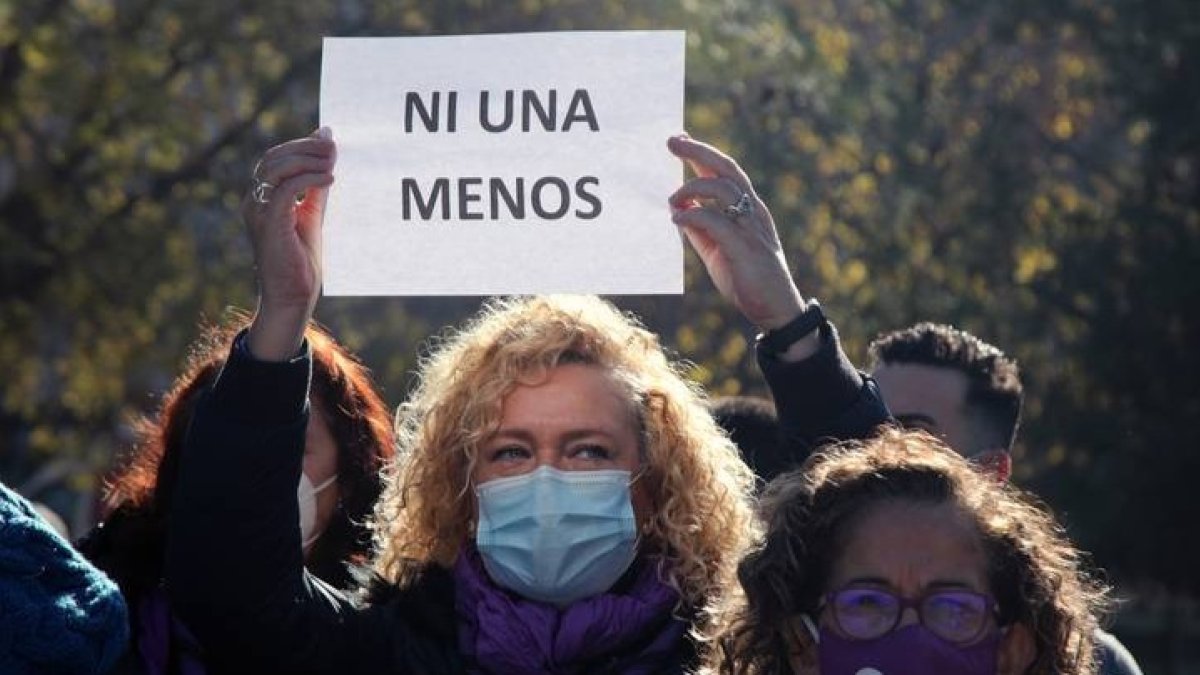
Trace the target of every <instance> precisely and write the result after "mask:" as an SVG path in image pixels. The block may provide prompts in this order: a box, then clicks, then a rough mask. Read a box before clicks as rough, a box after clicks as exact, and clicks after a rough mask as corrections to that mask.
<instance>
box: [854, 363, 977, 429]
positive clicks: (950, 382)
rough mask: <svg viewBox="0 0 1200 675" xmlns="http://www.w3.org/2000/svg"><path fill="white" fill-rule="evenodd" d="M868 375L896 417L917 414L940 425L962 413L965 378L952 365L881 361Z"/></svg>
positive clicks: (965, 396)
mask: <svg viewBox="0 0 1200 675" xmlns="http://www.w3.org/2000/svg"><path fill="white" fill-rule="evenodd" d="M871 375H872V376H873V377H874V378H875V381H876V382H877V383H878V384H879V391H880V393H881V394H882V395H883V400H884V402H886V403H887V406H888V409H889V410H890V411H891V412H892V414H893V415H895V416H896V417H898V418H902V417H904V416H907V415H920V416H924V417H928V418H931V419H932V420H933V421H934V422H935V423H936V424H938V425H939V426H944V425H946V424H947V423H948V422H950V421H951V420H950V418H951V417H956V416H960V415H963V414H964V413H965V404H966V400H967V388H968V386H969V382H968V380H967V376H966V375H964V374H963V373H961V372H959V371H957V370H955V369H953V368H945V367H941V366H929V365H924V364H916V363H895V364H892V363H884V364H880V365H879V367H877V368H876V369H875V371H874V372H872V373H871Z"/></svg>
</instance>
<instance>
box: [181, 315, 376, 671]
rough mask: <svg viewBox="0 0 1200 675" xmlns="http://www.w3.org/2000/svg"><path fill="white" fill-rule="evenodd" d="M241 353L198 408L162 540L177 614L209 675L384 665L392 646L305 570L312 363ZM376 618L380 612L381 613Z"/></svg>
mask: <svg viewBox="0 0 1200 675" xmlns="http://www.w3.org/2000/svg"><path fill="white" fill-rule="evenodd" d="M307 349H308V348H307V345H306V346H305V352H304V353H303V354H302V355H301V356H299V357H297V358H296V359H294V360H292V361H289V362H286V363H267V362H262V361H257V360H255V359H254V358H253V357H252V356H251V355H250V353H249V351H248V350H247V349H246V348H245V346H244V336H240V337H239V338H238V340H237V341H235V344H234V348H233V350H232V353H231V354H230V357H229V359H228V361H227V362H226V364H225V367H224V369H223V370H222V372H221V375H220V377H219V378H218V379H217V382H216V384H215V385H214V387H213V389H212V390H211V391H210V392H208V393H207V394H206V395H205V396H204V397H203V399H202V400H201V401H200V403H199V404H198V408H197V410H196V413H195V416H194V417H193V420H192V424H191V427H190V428H189V430H188V434H187V440H186V442H185V445H184V449H183V456H182V458H181V462H180V471H179V475H178V477H177V480H178V482H177V484H176V487H175V492H174V495H173V497H172V504H171V513H170V525H169V532H168V536H167V551H166V577H167V587H168V592H169V594H170V598H171V602H172V607H173V609H174V610H175V612H176V613H177V614H178V615H179V616H180V617H181V618H182V619H183V621H184V623H185V625H187V627H188V628H189V629H190V630H191V631H192V632H193V633H194V634H195V635H196V637H197V639H198V641H199V642H200V644H201V645H202V647H203V648H204V652H205V659H206V661H207V662H208V664H209V666H210V669H211V670H212V672H223V671H225V670H232V671H235V672H249V671H255V670H257V672H338V673H347V672H354V671H356V670H360V669H365V666H366V664H369V663H371V662H372V661H373V662H374V667H375V668H379V667H380V666H385V669H386V665H387V664H385V663H384V662H385V661H386V660H387V659H386V658H385V657H383V656H382V654H383V653H384V651H390V649H391V645H389V644H387V643H388V642H390V641H391V640H392V638H391V637H390V636H387V635H385V634H384V631H380V630H378V629H379V628H381V626H380V622H379V621H377V620H369V619H370V616H371V615H373V614H374V615H377V613H376V612H370V613H364V612H359V611H356V610H355V609H354V608H353V607H352V606H351V604H350V602H349V601H348V600H347V599H346V598H345V597H343V596H342V595H340V594H339V593H338V592H337V591H335V590H333V589H332V588H330V587H328V586H326V585H324V584H323V583H321V582H320V581H319V580H317V579H316V578H315V577H311V576H310V575H308V574H307V573H306V572H305V570H304V566H303V563H304V560H303V553H302V551H301V546H300V525H299V507H298V503H297V499H296V486H297V484H298V483H299V480H300V472H301V467H302V464H303V454H304V439H305V427H306V425H307V420H308V387H309V377H310V370H311V361H310V357H309V354H308V351H307ZM375 618H376V619H378V618H379V617H378V616H375Z"/></svg>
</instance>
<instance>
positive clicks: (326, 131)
mask: <svg viewBox="0 0 1200 675" xmlns="http://www.w3.org/2000/svg"><path fill="white" fill-rule="evenodd" d="M317 138H323V139H325V140H327V141H328V140H332V139H333V129H330V128H329V127H321V128H320V129H317Z"/></svg>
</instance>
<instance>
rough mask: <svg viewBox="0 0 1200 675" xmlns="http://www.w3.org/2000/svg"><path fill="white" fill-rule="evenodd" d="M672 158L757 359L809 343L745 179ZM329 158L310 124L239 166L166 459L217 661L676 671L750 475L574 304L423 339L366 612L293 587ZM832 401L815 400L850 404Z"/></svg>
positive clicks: (783, 363) (316, 588)
mask: <svg viewBox="0 0 1200 675" xmlns="http://www.w3.org/2000/svg"><path fill="white" fill-rule="evenodd" d="M671 148H672V150H673V151H675V152H676V154H677V155H679V156H681V157H683V158H685V159H687V160H688V161H689V162H690V163H691V164H692V166H693V168H694V169H695V170H696V171H697V173H698V175H699V176H700V177H699V178H697V179H695V181H692V182H689V183H688V184H686V185H685V186H684V187H683V188H681V190H680V191H679V192H677V193H676V195H674V196H673V197H672V199H671V205H672V207H673V209H674V214H675V222H676V224H678V225H679V227H680V228H682V229H683V231H684V232H685V233H686V234H687V235H688V237H689V239H690V240H691V241H692V243H693V246H694V247H695V248H696V249H697V251H698V252H699V253H700V254H701V257H702V259H703V261H704V263H705V265H706V267H707V269H708V271H709V273H710V276H712V278H713V279H714V281H715V282H716V283H717V285H718V288H719V289H720V290H721V292H722V293H723V294H724V295H725V296H726V297H728V298H730V299H731V301H732V302H733V304H734V305H735V306H736V307H737V308H738V309H739V310H740V311H741V312H742V314H743V315H745V316H746V317H747V318H748V319H749V320H750V321H751V322H753V323H754V324H755V325H757V326H759V327H760V328H762V329H764V330H765V331H768V332H769V333H770V332H771V331H774V333H773V334H774V338H773V339H769V340H767V341H768V342H769V344H771V345H773V346H772V348H771V350H770V351H769V352H768V353H766V354H765V355H764V353H763V352H762V351H761V350H760V356H763V358H764V359H765V363H766V367H767V368H768V369H771V368H775V369H786V368H788V367H790V365H789V364H791V365H794V364H797V363H798V362H800V361H802V360H804V359H805V358H807V357H808V356H809V355H811V354H813V353H815V352H816V350H817V348H818V346H819V345H818V344H817V343H819V342H820V340H819V339H818V337H817V335H816V334H817V332H818V331H817V328H818V327H819V325H820V322H819V321H817V322H813V319H814V317H816V318H818V319H819V318H820V314H819V310H818V311H810V310H809V308H808V306H807V305H808V303H806V302H805V301H804V300H803V299H802V298H801V297H800V295H799V292H798V291H797V290H796V288H795V285H794V284H793V283H792V281H791V278H790V276H789V274H788V271H787V268H786V262H785V261H784V259H783V256H782V254H781V251H780V246H779V240H778V237H777V236H776V233H775V230H774V224H773V223H772V222H771V220H770V214H769V213H768V212H767V211H766V209H765V206H763V205H762V204H761V202H760V201H758V200H757V197H754V196H753V193H752V188H751V187H750V185H749V183H748V181H747V180H746V178H745V176H744V174H742V173H741V171H740V169H737V168H736V165H735V164H733V163H732V161H731V160H729V159H728V158H727V157H725V156H723V155H721V154H720V153H717V152H716V151H715V149H713V148H711V147H709V146H705V145H703V144H699V143H696V142H694V141H691V140H690V139H687V138H686V137H676V138H674V139H672V141H671ZM333 164H334V145H333V141H332V139H331V138H330V137H329V135H328V134H327V133H319V134H314V135H313V136H311V137H309V138H305V139H298V140H296V141H292V142H289V143H285V144H283V145H281V146H277V147H276V148H273V149H272V150H270V151H268V153H267V154H266V155H265V156H264V158H263V160H262V162H261V163H260V167H261V177H260V178H259V180H260V183H259V185H258V188H259V189H256V190H254V191H253V192H252V193H251V196H250V197H248V198H247V199H246V201H245V203H244V207H243V217H244V218H245V220H246V221H247V223H248V225H249V229H250V233H251V238H252V240H253V243H254V250H255V261H256V263H257V267H256V269H257V272H258V275H259V289H260V298H259V300H260V301H259V308H258V312H257V314H256V315H255V317H254V320H253V322H252V324H251V326H250V328H249V329H248V330H247V331H246V332H245V333H244V334H243V335H241V336H239V337H238V338H237V339H235V340H234V343H233V346H232V349H231V352H230V355H229V358H228V359H227V361H226V363H225V365H224V368H223V371H222V373H221V375H220V377H219V378H218V379H217V382H216V383H215V384H214V386H213V388H212V390H211V392H209V393H208V394H207V395H206V397H205V400H204V401H202V403H201V405H200V406H199V409H198V410H197V413H196V417H195V419H194V421H193V423H192V426H191V432H190V435H189V439H188V441H187V445H186V447H185V451H184V458H183V466H182V467H181V475H180V483H179V486H178V493H177V496H176V499H175V500H174V503H173V512H172V519H171V533H170V537H169V544H168V551H167V569H168V575H167V576H168V589H169V592H170V594H171V599H172V601H173V603H174V606H175V607H177V608H178V610H179V613H180V615H181V616H182V617H183V619H184V620H185V622H186V624H187V626H188V628H189V629H190V630H191V631H192V632H193V633H194V634H195V635H196V636H197V637H198V638H199V641H200V642H201V644H202V645H203V646H204V648H205V653H206V656H207V658H208V660H209V662H210V663H216V664H219V665H218V666H217V667H215V668H214V670H223V669H230V670H237V671H239V672H240V671H251V670H257V671H260V672H328V673H346V672H360V671H361V672H379V671H383V672H391V673H460V672H468V673H535V674H536V673H547V674H549V673H571V674H575V673H611V674H617V673H621V674H637V673H645V674H649V673H655V674H658V673H683V672H687V671H689V670H691V669H692V668H693V667H695V666H696V665H697V664H698V663H699V662H700V660H701V657H702V653H703V651H704V650H705V649H706V648H707V645H708V644H709V643H708V642H707V636H708V635H709V634H710V633H711V630H712V629H713V628H714V627H715V626H716V625H719V624H720V623H721V622H722V620H723V619H722V617H723V609H724V607H725V605H726V600H727V597H728V594H729V591H730V589H733V588H736V578H735V570H736V565H737V561H738V560H739V559H740V558H741V556H742V554H743V553H744V552H745V551H746V550H748V548H749V546H750V545H751V543H752V542H753V541H754V540H755V538H756V536H757V525H756V520H755V519H754V517H753V512H752V509H751V505H750V503H751V502H750V500H751V496H750V495H751V493H752V487H753V486H752V482H753V476H752V475H751V473H750V471H749V469H748V468H747V467H746V466H745V464H743V463H742V462H741V460H740V459H739V457H738V455H737V451H736V449H735V448H734V446H733V445H732V443H731V442H730V440H729V439H728V437H727V436H725V435H724V433H723V432H722V431H721V430H720V429H719V428H718V427H717V425H716V423H715V422H714V421H713V419H712V417H711V416H710V414H709V413H708V410H707V407H706V405H705V402H704V398H703V395H702V393H701V392H700V391H699V389H698V388H697V387H696V386H695V385H693V384H690V383H688V382H687V381H686V380H685V379H684V378H683V377H682V375H681V367H680V366H678V365H676V364H673V363H671V362H670V361H669V360H668V358H667V357H666V355H665V354H664V353H663V350H662V347H661V346H660V345H659V342H658V340H657V338H656V337H655V336H654V335H653V334H652V333H650V332H649V331H647V330H645V329H644V328H642V327H641V326H640V325H638V323H637V322H636V321H635V320H633V319H632V318H630V317H628V316H625V315H623V314H622V313H620V312H619V311H617V310H616V309H615V308H614V307H613V306H612V305H610V304H608V303H607V302H604V301H602V300H600V299H597V298H594V297H564V296H550V297H534V298H523V299H512V300H497V301H492V302H490V303H488V304H487V305H486V306H485V307H484V309H483V311H482V312H481V313H480V314H479V315H478V317H477V318H476V319H475V320H473V321H472V322H471V323H470V324H469V325H467V326H466V327H465V328H463V329H462V330H461V331H459V332H457V333H453V334H450V335H449V336H447V337H445V338H443V339H442V340H440V341H439V343H438V345H437V346H436V348H435V349H434V350H433V351H432V353H431V354H429V355H427V356H426V357H425V358H424V359H423V360H422V363H421V367H420V370H419V373H418V383H417V386H416V389H415V391H413V392H412V394H411V396H410V397H409V399H408V401H407V402H406V403H404V404H403V405H401V406H400V409H399V411H398V412H397V416H396V417H397V428H396V431H397V442H398V447H397V457H396V462H395V463H394V465H393V466H392V467H391V468H390V469H389V471H388V474H387V476H386V483H387V485H386V487H385V490H384V494H383V496H382V498H381V500H380V502H379V504H378V505H377V507H376V509H375V517H374V522H373V524H372V526H373V528H374V538H375V547H376V560H375V564H374V573H375V574H374V577H373V579H372V583H371V585H370V587H369V588H368V589H366V592H365V593H362V594H360V600H361V602H362V604H360V605H358V606H356V605H353V604H352V603H351V602H350V601H349V600H348V599H347V598H346V597H345V596H342V595H340V594H338V593H337V592H335V591H333V590H332V589H329V588H328V587H326V586H325V585H323V584H321V583H319V582H318V581H317V580H316V579H314V578H313V577H312V576H311V575H308V574H306V573H305V572H304V570H303V567H302V565H301V564H300V562H301V561H300V558H299V555H298V548H299V547H298V546H297V541H298V539H297V536H298V535H297V533H296V532H295V531H294V529H293V528H289V527H287V525H288V524H289V523H292V522H294V521H295V520H296V518H295V515H294V513H290V512H285V511H284V510H283V507H284V505H285V503H286V502H287V500H284V499H276V498H275V497H277V496H279V495H282V494H283V492H284V490H285V487H286V486H287V485H289V484H290V485H293V486H294V484H295V480H296V474H297V472H298V470H299V469H298V467H299V457H300V454H301V452H300V449H301V448H302V447H303V422H304V419H305V416H306V398H307V380H308V367H309V349H308V347H307V346H306V345H305V342H304V340H303V334H302V332H301V330H300V329H301V327H302V326H303V325H304V324H305V322H306V321H308V320H309V318H310V317H311V315H312V312H313V308H314V306H315V303H316V300H317V295H318V292H319V289H320V278H321V256H320V245H319V241H320V228H321V212H322V208H323V202H324V195H325V190H324V188H325V187H326V186H328V185H329V183H330V182H331V181H332V170H333ZM735 188H736V189H737V190H739V191H740V196H737V195H734V198H733V199H729V198H726V197H725V196H723V194H722V191H723V190H726V189H729V190H732V189H735ZM273 195H283V197H281V198H272V196H273ZM297 195H300V201H299V202H297V200H296V198H295V197H296V196H297ZM727 203H728V204H732V206H722V205H723V204H727ZM733 206H736V207H737V208H733ZM814 307H815V305H814ZM810 324H811V325H810ZM805 326H807V327H805ZM825 335H827V332H826V333H825ZM827 347H828V345H826V349H825V352H824V353H832V352H830V350H828V348H827ZM789 379H793V378H788V377H783V376H780V377H779V378H777V380H779V381H782V380H789ZM851 389H852V390H851V391H847V392H837V393H838V394H839V395H838V396H830V394H829V392H825V393H824V395H825V396H827V397H828V398H831V399H835V400H837V401H839V403H838V405H847V406H848V405H851V404H852V403H853V402H854V401H856V400H857V397H858V396H859V391H858V389H859V387H852V388H851ZM793 407H803V406H794V405H793V406H791V407H788V406H785V408H788V409H791V408H793ZM293 489H294V488H293ZM276 502H278V504H277V503H276ZM293 508H294V507H293ZM218 536H219V537H220V541H221V542H222V544H223V545H221V546H215V545H214V544H215V542H217V541H218Z"/></svg>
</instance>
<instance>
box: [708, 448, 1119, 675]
mask: <svg viewBox="0 0 1200 675" xmlns="http://www.w3.org/2000/svg"><path fill="white" fill-rule="evenodd" d="M890 500H904V501H915V502H919V503H929V504H952V505H954V506H956V507H958V508H959V509H961V510H962V512H963V513H965V514H966V515H967V516H968V518H969V519H970V520H971V521H972V522H973V523H974V526H975V528H976V530H977V531H978V532H979V536H980V539H981V541H982V543H983V547H984V548H983V550H984V551H985V555H986V557H987V560H988V565H989V569H988V580H989V583H990V586H991V591H992V594H993V595H994V596H995V597H996V600H997V602H998V604H999V607H1000V622H1001V624H1002V625H1009V624H1012V623H1021V624H1024V625H1025V626H1027V627H1028V628H1029V630H1030V633H1031V635H1032V636H1033V640H1034V645H1035V648H1036V657H1035V660H1034V662H1033V664H1032V665H1031V666H1030V668H1029V669H1028V671H1027V673H1028V674H1029V675H1082V674H1084V673H1091V672H1094V667H1095V657H1094V654H1093V651H1094V637H1093V636H1094V634H1095V631H1096V629H1097V627H1098V624H1097V621H1098V616H1099V615H1100V614H1101V613H1102V612H1103V611H1105V610H1106V609H1107V606H1108V602H1109V600H1108V591H1107V589H1106V588H1105V586H1104V585H1103V584H1101V583H1100V582H1098V581H1097V580H1095V579H1094V578H1093V577H1092V576H1091V575H1090V574H1089V573H1087V572H1085V571H1084V568H1085V565H1084V561H1083V557H1082V555H1081V553H1080V552H1079V550H1078V549H1076V548H1075V547H1074V546H1073V545H1072V544H1071V543H1070V542H1069V541H1068V540H1067V538H1066V536H1065V534H1064V532H1063V530H1062V528H1061V527H1060V526H1059V525H1058V523H1057V522H1056V521H1055V519H1054V517H1053V516H1052V515H1051V514H1050V513H1049V511H1048V510H1047V509H1046V508H1045V507H1044V506H1042V505H1041V504H1039V503H1038V502H1036V501H1035V500H1034V498H1033V497H1031V496H1030V495H1029V494H1027V493H1024V492H1022V491H1020V490H1019V489H1018V488H1015V487H1012V486H1011V485H1009V484H1006V483H999V482H997V481H994V480H991V479H989V478H988V477H986V476H984V475H982V474H981V473H979V472H978V471H976V470H974V469H973V468H972V467H971V465H970V464H969V463H968V462H967V461H966V460H965V459H963V458H962V457H961V456H959V455H957V454H955V453H954V452H951V451H950V450H949V449H948V448H946V447H945V446H944V445H943V444H942V443H941V442H940V441H938V440H937V439H935V438H933V437H932V436H930V435H928V434H925V433H923V432H910V431H902V430H899V429H888V430H885V431H884V432H883V433H882V434H881V435H879V436H877V437H876V438H873V439H871V440H869V441H861V442H860V441H856V442H851V443H845V444H841V445H838V446H834V447H831V448H828V449H826V450H824V451H822V452H820V453H818V454H817V455H814V456H813V458H812V459H810V460H809V462H807V463H806V464H805V466H804V467H803V468H801V469H800V470H798V471H795V472H792V473H788V474H785V475H783V476H781V477H780V478H778V479H777V480H776V481H774V482H773V483H772V484H771V485H770V486H768V488H767V491H766V492H765V493H764V495H763V498H762V503H761V509H762V515H763V518H764V520H765V521H766V524H767V533H766V538H765V540H764V542H763V545H762V546H761V547H759V548H758V549H757V550H755V551H754V552H753V553H751V554H750V555H749V556H747V557H746V559H745V560H744V561H743V562H742V564H741V565H740V566H739V568H738V577H739V580H740V581H741V584H742V588H743V591H744V598H743V604H742V606H741V607H740V608H739V610H737V611H736V612H735V614H734V618H733V619H732V620H731V622H730V624H729V625H728V626H726V628H725V630H724V631H723V634H722V635H721V637H720V638H719V640H720V649H717V650H714V651H715V652H717V656H716V657H715V658H716V659H717V663H714V664H712V665H713V666H714V667H715V668H717V669H720V670H722V671H724V672H731V673H735V674H736V675H749V674H755V675H767V674H770V675H776V674H785V673H790V672H792V671H791V666H790V664H789V661H788V653H789V649H791V650H793V653H794V650H795V649H796V646H795V645H793V644H789V643H788V642H787V641H786V638H785V631H784V626H785V625H787V624H788V622H789V621H790V620H792V619H794V618H795V617H797V616H798V615H802V614H803V615H808V616H816V615H817V614H818V613H819V612H818V606H819V601H820V598H821V596H822V595H823V594H824V593H826V592H827V591H828V590H829V588H828V583H829V581H828V580H829V578H830V576H831V574H832V571H833V566H834V563H835V561H836V559H837V556H838V555H840V551H841V549H842V547H843V546H844V544H845V541H846V539H847V537H848V536H849V533H850V532H851V531H852V529H853V528H854V527H855V526H856V523H857V521H858V519H859V518H861V517H862V515H863V514H864V513H866V512H867V511H868V510H869V509H870V508H871V507H873V506H875V505H878V504H880V503H883V502H886V501H890Z"/></svg>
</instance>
